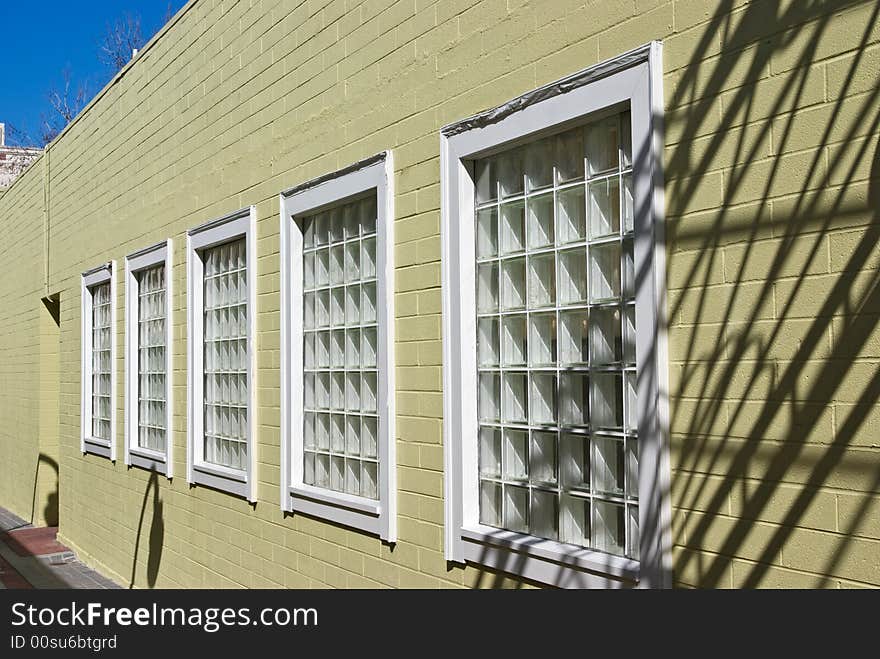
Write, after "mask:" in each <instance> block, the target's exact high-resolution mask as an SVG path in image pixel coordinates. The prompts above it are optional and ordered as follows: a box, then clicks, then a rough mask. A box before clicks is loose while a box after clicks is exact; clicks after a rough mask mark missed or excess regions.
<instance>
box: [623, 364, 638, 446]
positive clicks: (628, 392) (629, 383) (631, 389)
mask: <svg viewBox="0 0 880 659" xmlns="http://www.w3.org/2000/svg"><path fill="white" fill-rule="evenodd" d="M624 395H625V396H626V429H627V430H629V431H631V432H635V431H636V430H637V429H638V425H639V417H638V405H639V400H638V395H637V391H636V374H635V372H633V371H626V373H624Z"/></svg>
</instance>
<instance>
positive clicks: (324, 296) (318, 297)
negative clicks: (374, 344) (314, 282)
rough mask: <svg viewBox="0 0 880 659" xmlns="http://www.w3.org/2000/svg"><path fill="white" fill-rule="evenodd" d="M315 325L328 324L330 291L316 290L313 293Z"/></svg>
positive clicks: (324, 325) (325, 325)
mask: <svg viewBox="0 0 880 659" xmlns="http://www.w3.org/2000/svg"><path fill="white" fill-rule="evenodd" d="M315 326H317V327H329V326H330V291H328V290H323V291H318V292H317V293H316V294H315Z"/></svg>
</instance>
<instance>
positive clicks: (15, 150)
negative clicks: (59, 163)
mask: <svg viewBox="0 0 880 659" xmlns="http://www.w3.org/2000/svg"><path fill="white" fill-rule="evenodd" d="M42 152H43V150H42V149H33V148H28V147H20V146H6V125H5V124H0V190H2V189H3V188H8V187H9V186H10V185H12V182H13V181H14V180H15V179H16V178H17V177H18V175H19V174H21V173H22V172H23V171H24V170H25V169H27V166H28V165H30V164H31V163H32V162H33V161H34V160H36V158H37V156H39V155H40V154H41V153H42Z"/></svg>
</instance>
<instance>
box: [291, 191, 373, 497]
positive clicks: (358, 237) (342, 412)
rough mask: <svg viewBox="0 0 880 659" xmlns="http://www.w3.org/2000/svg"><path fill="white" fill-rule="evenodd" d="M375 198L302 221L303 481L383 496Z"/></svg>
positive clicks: (371, 495)
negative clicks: (380, 492) (380, 443)
mask: <svg viewBox="0 0 880 659" xmlns="http://www.w3.org/2000/svg"><path fill="white" fill-rule="evenodd" d="M376 212H377V208H376V193H375V192H373V193H371V194H370V195H369V196H366V197H362V198H360V199H356V200H354V201H347V202H345V203H342V204H339V205H337V206H335V207H332V208H330V209H328V210H323V211H321V212H318V213H313V214H310V215H305V216H303V217H300V218H298V221H299V222H300V224H301V228H302V233H303V256H302V258H303V344H304V345H303V370H304V376H303V389H304V391H303V403H304V410H303V412H304V414H303V419H304V427H303V460H304V464H303V482H304V483H305V484H306V485H313V486H316V487H321V488H325V489H328V490H333V491H336V492H345V493H347V494H353V495H357V496H362V497H367V498H370V499H378V498H379V459H378V432H379V416H378V407H377V405H378V400H377V398H378V369H377V354H378V353H377V349H378V345H377V337H378V333H377V311H376V301H377V300H376V290H377V289H376V287H377V279H376V273H377V269H376Z"/></svg>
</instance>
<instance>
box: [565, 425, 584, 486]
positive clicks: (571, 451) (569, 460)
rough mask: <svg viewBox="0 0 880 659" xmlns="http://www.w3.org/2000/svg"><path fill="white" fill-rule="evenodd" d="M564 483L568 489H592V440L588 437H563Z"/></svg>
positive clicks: (566, 435) (567, 435)
mask: <svg viewBox="0 0 880 659" xmlns="http://www.w3.org/2000/svg"><path fill="white" fill-rule="evenodd" d="M560 470H561V472H562V482H563V484H564V485H565V486H566V487H567V488H576V489H583V490H589V489H590V438H589V437H588V436H586V435H570V434H563V435H562V453H561V458H560Z"/></svg>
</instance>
